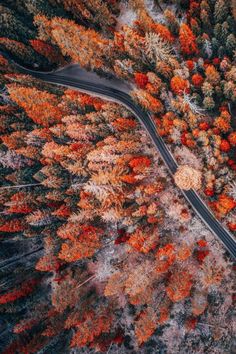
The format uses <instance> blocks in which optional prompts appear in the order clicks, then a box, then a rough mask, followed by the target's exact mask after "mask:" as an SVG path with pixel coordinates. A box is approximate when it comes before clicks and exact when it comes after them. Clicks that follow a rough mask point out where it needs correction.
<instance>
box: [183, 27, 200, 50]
mask: <svg viewBox="0 0 236 354" xmlns="http://www.w3.org/2000/svg"><path fill="white" fill-rule="evenodd" d="M179 41H180V47H181V50H182V52H183V54H187V55H191V54H197V52H198V48H197V43H196V37H195V36H194V34H193V32H192V31H191V29H190V28H189V26H188V25H186V24H184V23H183V24H182V25H181V26H180V30H179Z"/></svg>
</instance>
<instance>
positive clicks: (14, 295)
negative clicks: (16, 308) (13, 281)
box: [0, 279, 38, 304]
mask: <svg viewBox="0 0 236 354" xmlns="http://www.w3.org/2000/svg"><path fill="white" fill-rule="evenodd" d="M37 283H38V280H36V279H31V280H29V281H26V282H24V283H23V284H22V285H21V286H20V288H19V289H18V288H16V289H14V290H12V291H10V292H8V293H6V294H3V295H0V304H6V303H8V302H14V301H16V300H18V299H19V298H21V297H25V296H27V295H28V294H30V293H31V292H32V291H33V290H34V288H35V286H36V285H37Z"/></svg>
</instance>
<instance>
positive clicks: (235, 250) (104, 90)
mask: <svg viewBox="0 0 236 354" xmlns="http://www.w3.org/2000/svg"><path fill="white" fill-rule="evenodd" d="M14 64H15V65H16V67H17V69H18V70H19V71H20V72H22V73H24V74H28V75H32V76H34V77H36V78H39V79H41V80H43V81H46V82H48V83H53V84H57V85H62V86H66V87H71V88H73V89H77V90H79V91H82V92H85V93H88V94H90V95H91V94H92V95H95V96H99V97H103V98H106V99H109V100H112V101H115V102H118V103H120V104H122V105H124V106H125V107H127V108H128V109H129V110H130V111H131V112H132V113H133V114H134V115H135V116H136V118H137V119H138V120H139V122H140V123H141V124H142V126H143V127H144V128H145V130H146V131H147V133H148V134H149V136H150V137H151V139H152V141H153V143H154V145H155V147H156V148H157V150H158V152H159V153H160V155H161V157H162V159H163V161H164V163H165V165H166V166H167V168H168V170H169V171H170V173H171V174H172V175H173V174H174V173H175V172H176V170H177V168H178V164H177V162H176V160H175V159H174V157H173V155H172V154H171V152H170V151H169V150H168V148H167V147H166V144H165V143H164V141H163V139H162V138H161V136H160V135H159V134H158V132H157V130H156V127H155V124H154V122H153V120H152V118H151V116H150V114H148V113H147V112H145V111H144V110H143V109H142V108H141V107H140V106H139V105H138V104H136V103H135V102H134V101H133V99H132V97H131V96H130V95H129V94H128V93H127V92H124V91H122V90H120V89H119V90H118V89H116V88H113V87H109V86H106V85H104V83H102V84H101V83H97V82H96V83H92V82H89V81H86V80H84V79H83V80H80V79H76V78H71V77H70V76H67V75H63V70H61V71H60V74H59V73H57V72H56V71H55V72H48V73H45V72H39V71H34V70H30V69H26V68H24V67H22V66H20V65H18V64H16V63H14ZM181 192H182V193H183V195H184V197H185V198H186V200H187V201H188V202H189V204H190V205H191V206H192V208H193V210H194V211H195V212H196V214H197V215H198V216H199V217H200V218H201V220H202V221H203V222H204V224H205V225H206V226H207V227H208V228H209V229H210V230H211V231H212V232H213V233H214V234H215V236H216V237H217V238H218V239H219V240H220V241H221V242H222V243H223V244H224V246H225V248H226V249H227V250H228V251H229V253H230V254H231V256H232V258H233V259H236V240H235V238H234V237H233V235H232V234H231V233H230V232H229V231H228V230H227V229H226V228H225V227H224V226H223V225H222V224H221V223H220V222H219V221H218V220H217V219H216V218H215V216H214V215H213V213H212V212H211V211H210V210H209V208H208V207H207V205H206V204H205V202H204V201H203V200H202V199H201V197H200V196H199V194H198V193H197V192H196V191H194V190H188V191H184V190H181Z"/></svg>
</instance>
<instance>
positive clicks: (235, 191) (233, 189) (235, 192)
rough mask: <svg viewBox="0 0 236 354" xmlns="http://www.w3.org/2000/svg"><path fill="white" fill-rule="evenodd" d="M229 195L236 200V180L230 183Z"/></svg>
mask: <svg viewBox="0 0 236 354" xmlns="http://www.w3.org/2000/svg"><path fill="white" fill-rule="evenodd" d="M229 195H230V196H231V197H232V198H234V200H236V182H231V183H230V184H229Z"/></svg>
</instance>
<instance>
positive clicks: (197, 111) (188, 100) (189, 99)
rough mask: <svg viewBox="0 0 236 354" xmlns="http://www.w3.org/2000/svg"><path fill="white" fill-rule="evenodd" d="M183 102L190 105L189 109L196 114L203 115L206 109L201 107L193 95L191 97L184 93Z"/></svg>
mask: <svg viewBox="0 0 236 354" xmlns="http://www.w3.org/2000/svg"><path fill="white" fill-rule="evenodd" d="M183 103H185V104H187V105H188V106H189V109H190V110H191V111H192V112H193V113H194V114H199V115H202V114H203V113H204V112H205V110H204V109H203V108H201V107H199V106H198V105H197V104H196V102H195V101H194V99H193V97H191V96H190V95H189V94H186V93H184V97H183Z"/></svg>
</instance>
